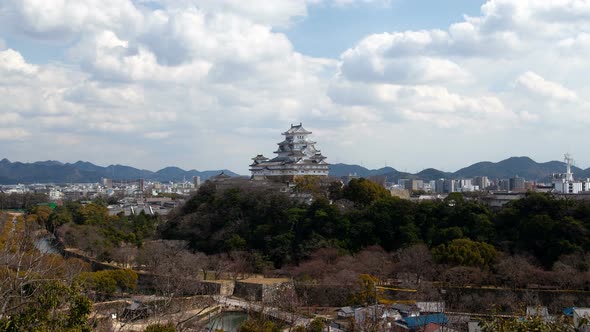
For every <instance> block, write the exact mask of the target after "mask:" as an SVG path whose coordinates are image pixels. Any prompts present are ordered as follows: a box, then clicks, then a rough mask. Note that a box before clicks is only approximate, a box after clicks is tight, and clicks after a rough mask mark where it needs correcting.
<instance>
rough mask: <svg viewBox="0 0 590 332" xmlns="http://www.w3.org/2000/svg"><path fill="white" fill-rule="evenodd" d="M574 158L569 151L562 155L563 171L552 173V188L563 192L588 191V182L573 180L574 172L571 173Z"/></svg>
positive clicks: (589, 189)
mask: <svg viewBox="0 0 590 332" xmlns="http://www.w3.org/2000/svg"><path fill="white" fill-rule="evenodd" d="M573 161H574V160H573V159H572V157H571V156H570V154H569V153H566V154H565V156H564V162H565V164H566V169H565V173H559V174H553V188H554V189H555V191H556V192H558V193H564V194H577V193H580V192H584V191H590V188H589V182H590V180H588V179H586V181H583V182H582V181H574V173H572V162H573Z"/></svg>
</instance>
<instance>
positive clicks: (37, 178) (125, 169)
mask: <svg viewBox="0 0 590 332" xmlns="http://www.w3.org/2000/svg"><path fill="white" fill-rule="evenodd" d="M222 171H223V172H225V174H228V175H230V176H238V174H236V173H234V172H232V171H229V170H226V169H223V170H210V171H202V172H200V171H197V170H194V169H193V170H189V171H185V170H183V169H181V168H178V167H166V168H163V169H161V170H159V171H157V172H153V171H149V170H145V169H138V168H134V167H130V166H125V165H109V166H106V167H103V166H98V165H95V164H92V163H90V162H86V161H78V162H75V163H66V164H64V163H61V162H59V161H54V160H48V161H38V162H33V163H21V162H10V161H9V160H8V159H6V158H5V159H2V160H0V184H16V183H25V184H26V183H73V182H79V183H82V182H90V183H91V182H99V181H100V180H101V179H102V178H111V179H137V178H143V179H147V180H156V181H163V182H166V181H181V180H183V179H186V180H189V181H190V180H191V179H192V178H193V177H194V176H200V177H201V180H203V181H204V180H206V179H208V178H209V177H211V176H214V175H217V174H219V173H221V172H222Z"/></svg>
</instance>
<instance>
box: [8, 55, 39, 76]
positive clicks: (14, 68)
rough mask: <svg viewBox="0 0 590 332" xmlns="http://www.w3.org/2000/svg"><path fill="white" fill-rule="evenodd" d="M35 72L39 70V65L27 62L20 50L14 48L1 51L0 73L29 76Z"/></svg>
mask: <svg viewBox="0 0 590 332" xmlns="http://www.w3.org/2000/svg"><path fill="white" fill-rule="evenodd" d="M35 72H37V67H36V66H34V65H30V64H28V63H26V61H25V59H24V58H23V57H22V55H21V54H20V53H19V52H17V51H15V50H13V49H8V50H5V51H0V73H2V74H4V75H25V76H29V75H33V74H35Z"/></svg>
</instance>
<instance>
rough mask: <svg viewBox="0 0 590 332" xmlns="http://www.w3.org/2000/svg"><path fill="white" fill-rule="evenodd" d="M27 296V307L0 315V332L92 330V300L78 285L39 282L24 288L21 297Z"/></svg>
mask: <svg viewBox="0 0 590 332" xmlns="http://www.w3.org/2000/svg"><path fill="white" fill-rule="evenodd" d="M28 291H33V293H32V294H29V293H28ZM29 296H30V301H29V302H28V304H27V305H26V306H24V307H22V308H19V309H16V311H15V312H14V313H12V314H10V315H7V316H4V317H2V318H0V331H33V332H35V331H39V332H42V331H43V332H44V331H72V332H74V331H88V332H90V331H91V327H90V326H89V323H88V316H89V314H90V312H91V311H92V302H91V301H90V300H89V299H88V298H87V297H86V296H84V295H82V294H81V293H80V290H79V289H78V288H77V287H75V286H67V285H64V284H63V283H61V282H59V281H41V282H40V283H39V284H38V285H35V287H34V288H31V290H29V287H26V288H24V289H23V297H29Z"/></svg>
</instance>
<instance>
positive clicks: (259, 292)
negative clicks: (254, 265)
mask: <svg viewBox="0 0 590 332" xmlns="http://www.w3.org/2000/svg"><path fill="white" fill-rule="evenodd" d="M233 295H234V296H236V297H240V298H243V299H245V300H248V301H259V302H264V303H279V302H284V301H289V300H290V299H294V298H295V296H296V294H295V286H294V284H293V282H292V281H291V280H289V279H274V280H273V279H261V280H258V279H246V280H238V281H236V282H235V288H234V292H233Z"/></svg>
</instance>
